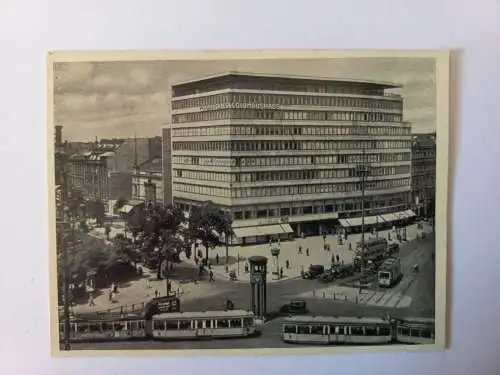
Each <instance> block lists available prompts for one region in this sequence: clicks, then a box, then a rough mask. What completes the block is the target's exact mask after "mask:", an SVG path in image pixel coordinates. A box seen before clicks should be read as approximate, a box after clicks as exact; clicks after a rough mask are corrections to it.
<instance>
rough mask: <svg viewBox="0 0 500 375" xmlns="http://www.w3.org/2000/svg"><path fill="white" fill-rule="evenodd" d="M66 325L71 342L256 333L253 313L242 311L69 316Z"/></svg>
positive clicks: (221, 336)
mask: <svg viewBox="0 0 500 375" xmlns="http://www.w3.org/2000/svg"><path fill="white" fill-rule="evenodd" d="M69 326H70V331H69V340H70V342H93V341H120V340H169V339H172V340H175V339H180V340H182V339H197V338H225V337H246V336H251V335H253V334H255V332H256V325H255V318H254V314H253V312H251V311H245V310H228V311H206V312H170V313H162V314H158V315H153V316H151V317H147V318H144V317H137V316H127V317H120V316H116V317H106V318H101V319H94V320H92V319H85V320H82V319H79V320H78V319H72V320H71V321H70V324H69ZM64 333H65V327H64V321H60V323H59V339H60V340H61V341H63V340H64V338H65V335H64Z"/></svg>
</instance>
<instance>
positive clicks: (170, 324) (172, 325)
mask: <svg viewBox="0 0 500 375" xmlns="http://www.w3.org/2000/svg"><path fill="white" fill-rule="evenodd" d="M251 323H252V320H251V319H248V318H244V319H200V320H166V321H165V320H155V321H154V322H153V329H154V330H161V331H163V330H167V331H168V330H191V329H203V328H242V327H248V326H249V325H250V324H251Z"/></svg>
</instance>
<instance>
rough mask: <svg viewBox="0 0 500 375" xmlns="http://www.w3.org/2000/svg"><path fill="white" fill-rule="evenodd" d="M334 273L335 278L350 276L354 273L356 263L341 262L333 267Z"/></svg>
mask: <svg viewBox="0 0 500 375" xmlns="http://www.w3.org/2000/svg"><path fill="white" fill-rule="evenodd" d="M333 274H334V276H335V278H337V279H342V278H344V277H349V276H353V275H354V265H352V264H340V265H336V266H335V267H334V268H333Z"/></svg>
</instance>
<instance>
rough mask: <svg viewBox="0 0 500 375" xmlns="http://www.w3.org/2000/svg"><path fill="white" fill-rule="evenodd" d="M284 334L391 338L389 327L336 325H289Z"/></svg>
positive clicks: (286, 326) (284, 328)
mask: <svg viewBox="0 0 500 375" xmlns="http://www.w3.org/2000/svg"><path fill="white" fill-rule="evenodd" d="M283 332H284V333H295V334H297V333H298V334H299V335H347V336H350V335H355V336H390V335H391V333H392V330H391V327H389V326H375V325H374V326H335V325H330V326H328V325H322V324H319V325H316V324H314V325H307V324H287V325H285V326H284V327H283Z"/></svg>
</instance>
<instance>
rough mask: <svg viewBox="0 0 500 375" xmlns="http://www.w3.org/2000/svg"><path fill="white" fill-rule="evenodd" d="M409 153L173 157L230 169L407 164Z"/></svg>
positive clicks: (190, 163) (185, 161)
mask: <svg viewBox="0 0 500 375" xmlns="http://www.w3.org/2000/svg"><path fill="white" fill-rule="evenodd" d="M410 158H411V153H409V152H398V153H390V154H365V155H321V156H268V157H255V158H205V157H199V156H174V157H173V158H172V160H173V163H174V164H187V165H204V166H231V167H269V166H286V165H292V166H293V165H324V164H326V165H332V164H357V163H363V162H366V163H391V162H408V161H410Z"/></svg>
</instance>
